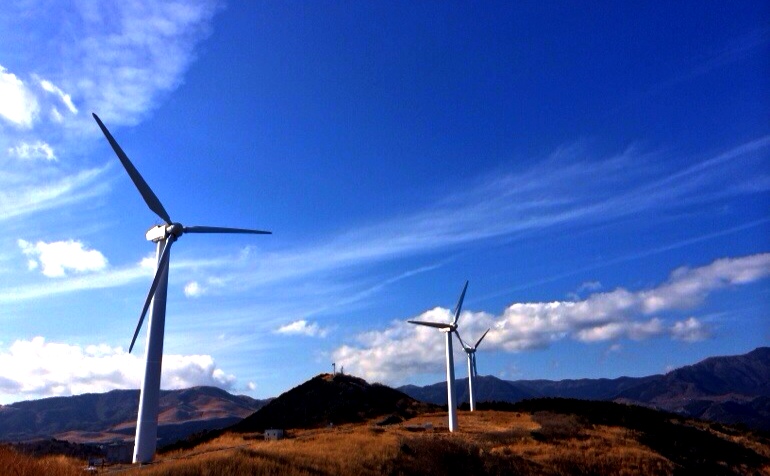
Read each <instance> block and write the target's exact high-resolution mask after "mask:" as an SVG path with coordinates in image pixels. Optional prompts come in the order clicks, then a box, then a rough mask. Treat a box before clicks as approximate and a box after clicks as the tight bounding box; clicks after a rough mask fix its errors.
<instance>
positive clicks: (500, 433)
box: [127, 411, 673, 475]
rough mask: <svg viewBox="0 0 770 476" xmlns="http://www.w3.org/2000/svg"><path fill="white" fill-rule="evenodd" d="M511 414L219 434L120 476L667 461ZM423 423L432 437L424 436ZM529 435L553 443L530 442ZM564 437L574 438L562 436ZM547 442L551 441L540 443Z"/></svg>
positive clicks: (601, 466)
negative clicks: (454, 428) (453, 428)
mask: <svg viewBox="0 0 770 476" xmlns="http://www.w3.org/2000/svg"><path fill="white" fill-rule="evenodd" d="M540 420H541V422H538V421H535V419H533V416H532V415H530V414H525V413H512V412H497V411H484V412H473V413H470V412H461V413H460V428H461V430H460V431H458V432H456V433H454V434H450V433H448V432H447V431H446V426H445V424H446V423H445V422H446V414H445V413H434V414H425V415H421V416H419V417H416V418H414V419H412V420H409V421H407V422H404V424H402V425H398V426H391V427H387V428H377V427H374V426H373V425H371V424H368V425H343V426H339V427H335V428H325V429H316V430H296V431H293V432H292V433H291V437H290V438H288V439H285V440H281V441H273V442H268V441H263V440H261V439H260V438H258V437H256V435H235V434H227V435H223V436H222V437H220V438H218V439H216V440H213V441H210V442H208V443H205V444H203V445H200V446H198V447H196V448H195V449H193V450H189V451H178V452H174V453H169V454H165V455H162V456H160V457H158V459H157V460H156V462H155V463H154V464H153V465H151V466H149V467H144V468H141V469H139V468H132V469H131V470H129V472H128V473H127V474H144V475H177V474H179V475H193V474H202V475H225V474H264V475H278V474H285V475H348V474H350V475H352V474H361V475H367V474H370V475H380V474H446V473H447V472H450V473H457V472H458V471H462V472H469V473H470V474H511V473H521V474H581V473H583V474H607V473H613V474H617V475H626V474H629V475H630V474H670V473H671V472H672V471H673V465H672V463H671V462H670V461H668V460H666V459H665V458H662V457H661V456H660V455H658V454H656V453H654V452H652V451H650V450H649V449H648V448H646V447H643V446H641V445H639V444H638V442H637V441H636V440H635V439H634V435H633V434H631V432H629V431H627V430H623V429H619V428H603V427H597V428H589V429H587V430H585V431H578V428H577V424H576V423H575V422H573V421H571V420H570V417H565V416H560V415H550V416H549V417H548V419H543V418H542V417H541V418H540ZM426 423H430V424H432V426H433V430H430V429H428V430H425V429H424V425H425V424H426ZM537 432H546V433H548V434H549V435H551V437H553V436H556V438H554V439H552V440H551V439H548V441H539V440H542V438H538V437H537V435H538V434H539V433H537ZM568 433H571V434H575V435H576V436H575V437H569V436H567V434H568ZM549 438H550V437H549Z"/></svg>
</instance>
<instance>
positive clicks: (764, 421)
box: [399, 347, 770, 431]
mask: <svg viewBox="0 0 770 476" xmlns="http://www.w3.org/2000/svg"><path fill="white" fill-rule="evenodd" d="M475 383H476V387H475V388H474V390H475V397H476V399H477V401H479V402H482V401H490V402H491V401H501V402H511V403H515V402H519V401H522V400H525V399H529V398H543V397H549V398H554V397H557V398H577V399H583V400H609V401H618V402H625V403H634V404H637V405H645V406H649V407H654V408H659V409H663V410H667V411H672V412H677V413H681V414H685V415H688V416H692V417H696V418H703V419H707V420H712V421H718V422H722V423H731V424H734V423H743V424H746V425H748V426H751V427H753V428H758V429H763V430H768V431H770V348H769V347H760V348H758V349H755V350H753V351H751V352H749V353H747V354H744V355H736V356H726V357H711V358H708V359H706V360H703V361H701V362H699V363H697V364H694V365H688V366H686V367H682V368H680V369H677V370H674V371H672V372H669V373H667V374H665V375H651V376H648V377H640V378H633V377H620V378H616V379H580V380H559V381H553V380H518V381H507V380H500V379H498V378H496V377H491V376H479V377H477V379H476V382H475ZM456 386H457V389H458V402H463V401H467V400H468V380H467V379H460V380H457V381H456ZM399 390H401V391H402V392H404V393H406V394H407V395H410V396H411V397H413V398H416V399H418V400H421V401H424V402H428V403H434V404H438V405H445V404H446V383H445V382H441V383H437V384H433V385H427V386H425V387H418V386H415V385H406V386H403V387H399Z"/></svg>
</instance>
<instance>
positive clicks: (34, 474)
mask: <svg viewBox="0 0 770 476" xmlns="http://www.w3.org/2000/svg"><path fill="white" fill-rule="evenodd" d="M84 467H85V465H84V463H83V462H82V461H78V460H77V459H73V458H68V457H66V456H44V457H42V458H34V457H31V456H28V455H25V454H22V453H19V452H18V451H16V450H14V449H13V448H11V447H10V446H6V445H0V473H2V474H4V475H14V476H39V475H46V474H52V475H53V474H55V475H62V476H69V475H82V474H83V468H84Z"/></svg>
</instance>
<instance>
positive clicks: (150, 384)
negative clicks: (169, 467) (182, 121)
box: [93, 114, 270, 463]
mask: <svg viewBox="0 0 770 476" xmlns="http://www.w3.org/2000/svg"><path fill="white" fill-rule="evenodd" d="M93 116H94V119H96V123H97V124H99V127H100V128H101V130H102V132H103V133H104V135H105V137H107V140H108V141H109V142H110V145H111V146H112V149H113V150H114V151H115V153H116V154H117V155H118V158H119V159H120V162H121V163H122V164H123V167H124V168H125V169H126V172H128V175H129V177H131V180H132V181H133V182H134V185H136V188H137V189H139V193H140V194H141V195H142V198H144V201H145V202H146V203H147V206H148V207H150V210H152V211H153V212H154V213H155V214H156V215H158V217H160V219H161V220H163V221H164V222H165V224H163V225H156V226H153V227H152V228H150V229H149V230H147V233H146V235H145V236H146V237H147V240H149V241H153V242H155V243H156V252H155V253H156V259H157V268H156V271H155V278H154V279H153V280H152V285H151V286H150V292H149V293H148V294H147V299H145V301H144V307H142V313H141V314H140V315H139V323H138V324H137V325H136V330H135V331H134V337H133V338H132V339H131V345H130V346H129V348H128V351H129V352H131V350H132V349H133V348H134V343H135V342H136V336H137V335H138V334H139V329H141V327H142V323H143V322H144V316H145V315H146V314H147V309H148V308H149V307H150V303H152V310H151V311H150V319H149V321H150V322H149V324H148V329H147V344H146V353H147V360H146V363H145V367H144V379H143V380H142V390H141V393H140V395H139V414H138V416H137V421H136V439H135V440H134V463H149V462H150V461H152V458H153V456H154V455H155V446H156V440H157V434H158V398H159V396H160V368H161V361H162V359H163V331H164V327H165V322H166V291H167V289H168V269H169V257H170V255H171V245H172V244H173V243H174V242H175V241H176V240H177V239H179V237H180V236H182V235H183V234H184V233H248V234H256V235H267V234H270V232H269V231H260V230H248V229H243V228H221V227H212V226H184V225H182V224H181V223H175V222H172V221H171V218H170V217H169V216H168V213H167V212H166V210H165V208H163V205H162V204H161V203H160V200H158V197H156V196H155V194H154V193H153V191H152V190H151V189H150V187H149V185H147V182H145V181H144V179H143V178H142V176H141V175H140V174H139V172H138V171H137V170H136V168H135V167H134V165H133V164H132V163H131V161H130V160H128V156H126V154H125V152H123V149H121V148H120V146H119V145H118V143H117V142H116V141H115V139H114V138H113V137H112V134H110V132H109V131H108V130H107V128H106V127H105V126H104V124H103V123H102V121H101V120H100V119H99V117H98V116H97V115H96V114H94V115H93Z"/></svg>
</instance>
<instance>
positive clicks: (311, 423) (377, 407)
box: [230, 374, 435, 432]
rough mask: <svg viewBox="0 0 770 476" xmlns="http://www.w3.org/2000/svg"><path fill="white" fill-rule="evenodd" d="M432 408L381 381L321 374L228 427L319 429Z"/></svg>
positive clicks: (259, 429) (249, 430) (243, 428)
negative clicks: (371, 381) (368, 381)
mask: <svg viewBox="0 0 770 476" xmlns="http://www.w3.org/2000/svg"><path fill="white" fill-rule="evenodd" d="M431 409H435V406H433V405H430V404H426V403H421V402H418V401H416V400H414V399H413V398H411V397H409V396H408V395H406V394H404V393H402V392H399V391H398V390H394V389H392V388H390V387H387V386H385V385H380V384H369V383H367V382H366V381H365V380H363V379H360V378H358V377H353V376H350V375H341V374H337V375H331V374H320V375H318V376H316V377H314V378H312V379H310V380H308V381H307V382H305V383H303V384H301V385H299V386H297V387H294V388H293V389H291V390H289V391H288V392H286V393H283V394H281V395H280V396H279V397H277V398H275V399H274V400H272V401H271V402H270V403H268V404H267V405H265V406H264V407H262V408H260V409H259V410H258V411H257V412H256V413H254V414H253V415H251V416H249V417H247V418H245V419H244V420H243V421H241V422H240V423H237V424H236V425H234V426H233V427H231V428H230V429H231V430H233V431H236V432H261V431H264V430H265V429H268V428H282V429H290V428H319V427H325V426H328V425H338V424H341V423H355V422H361V421H365V420H367V419H370V418H374V417H378V416H383V415H388V416H395V417H398V418H410V417H412V416H414V415H416V414H418V413H421V412H425V411H429V410H431Z"/></svg>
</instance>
